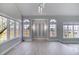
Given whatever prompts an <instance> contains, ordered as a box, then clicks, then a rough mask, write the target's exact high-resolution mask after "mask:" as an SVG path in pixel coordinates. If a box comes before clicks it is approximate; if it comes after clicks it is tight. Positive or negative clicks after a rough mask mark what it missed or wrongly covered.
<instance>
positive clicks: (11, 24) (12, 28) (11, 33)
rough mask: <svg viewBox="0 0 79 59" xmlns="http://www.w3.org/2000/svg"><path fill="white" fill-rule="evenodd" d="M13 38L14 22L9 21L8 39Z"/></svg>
mask: <svg viewBox="0 0 79 59" xmlns="http://www.w3.org/2000/svg"><path fill="white" fill-rule="evenodd" d="M13 38H14V21H13V20H10V39H13Z"/></svg>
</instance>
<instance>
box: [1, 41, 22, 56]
mask: <svg viewBox="0 0 79 59" xmlns="http://www.w3.org/2000/svg"><path fill="white" fill-rule="evenodd" d="M19 43H21V41H19V42H17V43H16V44H14V45H13V46H11V47H10V48H8V49H7V50H5V51H4V52H2V53H0V55H4V54H5V53H7V52H8V51H10V50H11V49H12V48H14V47H15V46H16V45H18V44H19Z"/></svg>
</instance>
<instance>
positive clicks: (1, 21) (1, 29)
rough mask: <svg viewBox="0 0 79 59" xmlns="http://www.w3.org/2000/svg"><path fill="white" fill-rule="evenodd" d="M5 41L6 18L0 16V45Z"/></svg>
mask: <svg viewBox="0 0 79 59" xmlns="http://www.w3.org/2000/svg"><path fill="white" fill-rule="evenodd" d="M6 40H7V18H5V17H1V16H0V43H3V42H5V41H6Z"/></svg>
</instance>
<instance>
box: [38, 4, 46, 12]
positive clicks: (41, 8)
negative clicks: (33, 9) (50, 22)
mask: <svg viewBox="0 0 79 59" xmlns="http://www.w3.org/2000/svg"><path fill="white" fill-rule="evenodd" d="M44 6H45V3H40V4H39V6H38V12H39V13H40V14H42V13H43V8H44Z"/></svg>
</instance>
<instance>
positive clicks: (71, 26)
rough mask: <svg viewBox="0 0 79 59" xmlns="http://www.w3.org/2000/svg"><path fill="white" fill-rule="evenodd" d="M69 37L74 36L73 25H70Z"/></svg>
mask: <svg viewBox="0 0 79 59" xmlns="http://www.w3.org/2000/svg"><path fill="white" fill-rule="evenodd" d="M68 35H69V38H73V25H68Z"/></svg>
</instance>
